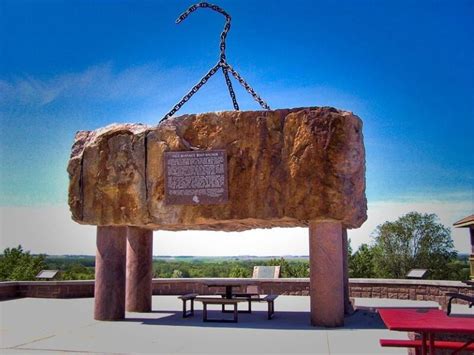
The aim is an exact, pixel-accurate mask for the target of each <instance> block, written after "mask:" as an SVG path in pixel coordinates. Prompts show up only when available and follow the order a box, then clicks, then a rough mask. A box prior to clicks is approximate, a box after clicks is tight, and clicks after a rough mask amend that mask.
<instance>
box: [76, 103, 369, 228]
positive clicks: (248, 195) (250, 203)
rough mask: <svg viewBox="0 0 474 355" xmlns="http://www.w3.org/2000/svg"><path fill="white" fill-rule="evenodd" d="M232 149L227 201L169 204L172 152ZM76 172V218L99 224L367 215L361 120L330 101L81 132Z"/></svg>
mask: <svg viewBox="0 0 474 355" xmlns="http://www.w3.org/2000/svg"><path fill="white" fill-rule="evenodd" d="M211 149H225V150H226V152H227V160H228V163H227V165H228V186H229V200H228V202H227V203H225V204H221V205H166V204H165V198H164V197H165V196H164V193H165V192H164V173H163V164H164V163H163V156H164V154H163V153H164V152H166V151H188V150H211ZM68 172H69V177H70V186H69V206H70V209H71V212H72V218H73V219H74V220H75V221H77V222H79V223H83V224H92V225H98V226H121V225H128V226H141V227H146V228H151V229H156V230H158V229H165V230H186V229H207V230H225V231H240V230H245V229H251V228H269V227H294V226H307V225H308V221H309V220H325V219H333V220H339V221H341V222H342V224H343V226H344V227H346V228H356V227H359V226H360V225H361V224H362V223H363V222H364V221H365V220H366V219H367V215H366V211H367V201H366V197H365V152H364V144H363V137H362V121H361V120H360V119H359V118H358V117H357V116H355V115H353V114H352V113H350V112H345V111H340V110H337V109H334V108H330V107H322V108H301V109H300V108H298V109H285V110H276V111H230V112H218V113H205V114H197V115H184V116H180V117H176V118H172V119H168V120H166V121H164V122H163V123H161V124H159V125H158V126H156V127H147V126H144V125H140V124H121V125H118V124H114V125H110V126H108V127H105V128H101V129H98V130H96V131H81V132H78V133H77V135H76V140H75V143H74V145H73V147H72V153H71V159H70V161H69V166H68Z"/></svg>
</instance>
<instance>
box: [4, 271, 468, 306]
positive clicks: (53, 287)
mask: <svg viewBox="0 0 474 355" xmlns="http://www.w3.org/2000/svg"><path fill="white" fill-rule="evenodd" d="M211 280H212V281H216V280H217V281H218V280H222V279H215V278H179V279H153V294H154V295H180V294H184V293H190V292H195V293H199V294H216V293H219V292H223V291H224V290H223V289H219V288H214V287H213V288H209V287H207V286H206V282H208V281H211ZM225 280H226V281H228V280H235V281H236V283H238V282H239V279H225ZM246 280H248V279H246ZM252 283H253V284H255V285H258V286H259V289H260V290H261V292H262V293H264V294H268V293H272V294H280V295H299V296H307V295H309V279H308V278H287V279H252ZM349 286H350V296H351V297H365V298H392V299H403V300H423V301H435V302H438V303H439V304H440V305H441V306H443V307H444V306H445V305H446V304H447V301H448V297H446V296H445V294H446V293H447V292H461V293H464V294H468V295H471V296H474V289H473V288H470V287H468V286H467V285H466V284H464V283H462V282H460V281H442V280H399V279H350V280H349ZM93 296H94V280H86V281H8V282H0V300H5V299H12V298H18V297H39V298H78V297H93Z"/></svg>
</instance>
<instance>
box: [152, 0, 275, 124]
mask: <svg viewBox="0 0 474 355" xmlns="http://www.w3.org/2000/svg"><path fill="white" fill-rule="evenodd" d="M199 8H210V9H212V10H214V11H217V12H219V13H221V14H222V15H224V16H225V25H224V29H223V31H222V33H221V35H220V46H219V48H220V60H219V62H218V63H217V64H216V65H214V66H213V67H212V69H211V70H209V71H208V72H207V74H206V75H204V76H203V78H202V79H201V80H200V81H199V82H198V83H197V84H196V85H194V86H193V88H192V89H191V90H190V91H189V92H188V93H187V94H186V95H184V96H183V98H182V99H181V100H180V101H179V102H178V103H177V104H176V105H174V107H173V108H172V109H171V110H170V111H169V112H168V113H167V114H166V115H165V116H164V117H163V118H162V119H161V121H164V120H166V119H168V118H170V117H171V116H173V115H174V114H175V113H176V112H177V111H178V110H179V109H180V108H181V107H182V106H183V105H184V104H185V103H186V102H187V101H188V100H189V99H190V98H191V97H192V96H193V95H194V94H195V93H196V92H197V91H198V90H199V89H200V88H201V86H203V85H204V84H205V83H206V82H207V81H208V80H209V78H210V77H211V76H213V75H214V74H215V73H216V72H217V71H218V70H219V68H220V69H222V73H223V74H224V78H225V82H226V84H227V88H228V89H229V95H230V98H231V99H232V104H233V105H234V109H235V110H239V104H238V103H237V98H236V96H235V92H234V88H233V87H232V82H231V81H230V77H229V71H230V72H231V74H232V75H233V76H234V78H235V79H237V80H238V82H239V83H240V84H241V85H242V86H243V87H244V88H245V90H247V92H248V93H249V94H250V95H252V97H253V98H254V99H255V101H257V102H258V103H259V104H260V106H262V108H264V109H266V110H270V106H268V104H267V103H266V102H265V101H263V100H262V98H261V97H260V96H259V95H258V94H257V93H256V92H255V90H254V89H252V87H251V86H250V85H249V84H248V83H247V82H246V81H245V80H244V79H243V78H242V77H241V76H240V74H239V73H237V71H235V69H234V68H232V67H231V66H230V65H229V64H228V63H227V59H226V55H225V49H226V43H225V40H226V38H227V33H228V32H229V30H230V21H231V17H230V15H229V14H228V13H227V12H226V11H225V10H224V9H222V8H220V7H219V6H217V5H213V4H209V3H207V2H200V3H198V4H194V5H192V6H190V7H189V8H188V9H187V10H186V11H185V12H183V13H182V14H181V15H180V16H179V17H178V18H177V20H176V23H180V22H182V21H183V20H184V19H186V18H187V17H188V16H189V15H190V14H191V13H193V12H194V11H196V10H197V9H199ZM161 121H160V122H161Z"/></svg>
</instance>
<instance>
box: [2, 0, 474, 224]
mask: <svg viewBox="0 0 474 355" xmlns="http://www.w3.org/2000/svg"><path fill="white" fill-rule="evenodd" d="M192 3H193V2H189V1H140V0H138V1H137V0H135V1H105V0H102V1H85V0H84V1H77V0H72V1H24V0H14V1H13V0H0V119H1V130H0V164H1V166H2V169H1V175H0V205H1V206H2V207H4V208H10V207H12V208H13V207H18V206H23V207H28V208H29V207H36V208H43V207H44V206H56V205H64V204H65V202H66V199H67V183H68V181H67V173H66V165H67V160H68V156H69V152H70V147H71V144H72V142H73V137H74V134H75V132H76V131H78V130H90V129H95V128H98V127H101V126H104V125H107V124H110V123H113V122H143V123H147V124H156V123H158V121H159V120H160V118H161V117H162V116H163V114H164V113H166V112H167V111H168V110H169V109H170V108H171V107H172V106H173V105H174V104H175V103H176V102H177V101H178V100H179V99H180V98H181V96H182V95H183V94H184V93H185V92H186V91H187V90H188V89H190V88H191V87H192V85H193V84H194V83H195V82H197V81H198V80H199V79H200V78H201V76H202V75H203V74H204V73H206V72H207V70H208V69H210V67H211V66H212V65H214V64H215V62H216V61H217V60H218V54H219V49H218V43H219V34H220V31H221V30H222V27H223V20H224V18H223V17H222V16H221V15H218V14H216V13H214V12H212V11H209V10H198V11H197V12H196V13H194V14H192V15H191V16H190V17H189V18H188V19H186V21H184V22H183V23H181V24H180V25H176V24H175V23H174V21H175V19H176V17H177V16H178V15H179V14H180V13H181V12H182V11H183V10H184V9H186V8H187V7H188V6H189V5H191V4H192ZM216 3H217V4H218V5H220V6H222V7H223V8H225V9H226V10H227V11H228V12H229V13H230V14H231V15H232V17H233V19H232V28H231V31H230V33H229V36H228V39H227V48H228V49H227V57H228V61H229V63H230V64H231V65H233V67H234V68H235V69H236V70H237V71H239V73H240V74H241V75H242V76H243V77H244V78H245V79H247V81H248V82H249V83H250V84H251V85H252V86H253V87H254V88H255V90H256V91H257V92H258V93H259V94H261V96H262V97H263V98H264V99H265V100H266V101H267V102H268V103H269V105H270V106H271V107H272V108H285V107H298V106H322V105H329V106H335V107H337V108H341V109H346V110H349V111H353V112H354V113H355V114H357V115H359V116H360V117H361V118H362V120H363V121H364V136H365V145H366V150H367V197H368V199H369V203H372V204H384V203H385V204H386V203H390V202H394V203H407V204H414V203H415V204H416V203H422V204H424V206H425V207H426V203H427V202H429V201H437V203H439V202H440V201H441V203H444V204H445V206H446V208H447V209H449V208H448V207H447V206H451V205H453V204H457V205H458V206H459V205H462V206H463V208H462V209H460V210H459V211H457V213H458V215H459V216H458V215H451V217H450V218H445V221H446V222H447V223H448V224H451V223H452V222H454V221H453V220H452V219H456V218H461V217H464V216H463V214H469V213H473V210H474V202H473V201H474V192H473V191H474V189H473V186H474V174H473V172H474V154H472V153H471V151H472V132H473V131H474V105H473V103H474V66H473V58H474V44H473V41H472V39H473V38H474V21H472V16H473V14H474V2H473V1H367V0H359V1H292V2H288V1H223V0H220V1H218V2H217V1H216ZM234 87H235V88H236V92H237V98H238V101H239V103H240V106H241V108H242V109H258V105H257V104H256V103H255V102H253V101H252V98H251V97H250V96H249V95H248V94H247V93H245V92H244V91H243V90H242V89H241V88H240V87H238V84H237V83H236V84H235V85H234ZM231 109H232V104H231V101H230V99H229V98H228V95H227V93H226V91H225V86H224V80H223V77H222V75H221V73H217V74H216V75H215V76H214V77H213V78H212V79H211V80H210V81H209V82H208V83H207V84H206V86H205V87H204V88H203V89H201V91H200V92H199V93H197V94H196V95H195V96H194V97H193V98H192V99H191V101H189V102H188V103H187V104H186V105H185V106H184V107H183V109H182V111H180V112H179V113H189V112H203V111H214V110H231ZM428 209H429V208H428ZM369 216H370V209H369ZM394 217H396V216H394ZM387 219H388V217H387ZM381 222H383V221H381Z"/></svg>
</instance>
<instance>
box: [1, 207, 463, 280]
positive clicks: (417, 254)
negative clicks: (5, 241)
mask: <svg viewBox="0 0 474 355" xmlns="http://www.w3.org/2000/svg"><path fill="white" fill-rule="evenodd" d="M349 245H350V243H349ZM256 265H280V267H281V268H280V270H281V275H280V277H308V276H309V262H308V260H307V259H305V258H301V257H299V258H298V257H296V258H292V257H288V258H271V259H266V258H256V259H251V258H248V257H242V258H229V257H218V258H209V257H203V258H197V257H190V256H186V257H179V258H172V259H170V258H165V259H156V258H155V259H154V260H153V277H155V278H170V277H174V278H178V277H251V276H252V271H253V267H254V266H256ZM348 265H349V276H350V277H357V278H394V279H403V278H405V277H406V275H407V273H408V272H409V271H410V269H414V268H421V269H427V270H428V271H429V274H428V278H429V279H435V280H460V281H462V280H467V279H468V278H469V261H468V258H467V256H466V255H460V256H459V255H458V254H457V252H456V250H455V249H454V244H453V241H452V239H451V231H450V229H449V228H447V227H445V226H443V225H442V224H441V223H439V222H438V217H437V216H436V215H435V214H422V213H418V212H410V213H408V214H406V215H404V216H402V217H400V218H399V219H398V220H396V221H394V222H385V223H384V224H382V225H379V226H378V227H377V229H376V230H375V231H374V233H373V237H372V242H371V243H370V244H362V245H361V246H360V247H359V249H357V251H356V252H355V253H353V252H352V249H351V248H349V250H348ZM94 266H95V258H94V257H93V256H46V255H31V254H30V253H29V252H27V251H24V250H23V248H22V247H21V246H18V247H17V248H7V249H5V250H4V253H3V255H0V280H34V279H35V276H36V275H37V274H38V272H39V271H40V270H42V269H56V270H60V271H61V273H60V276H59V278H60V279H63V280H86V279H93V278H94Z"/></svg>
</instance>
